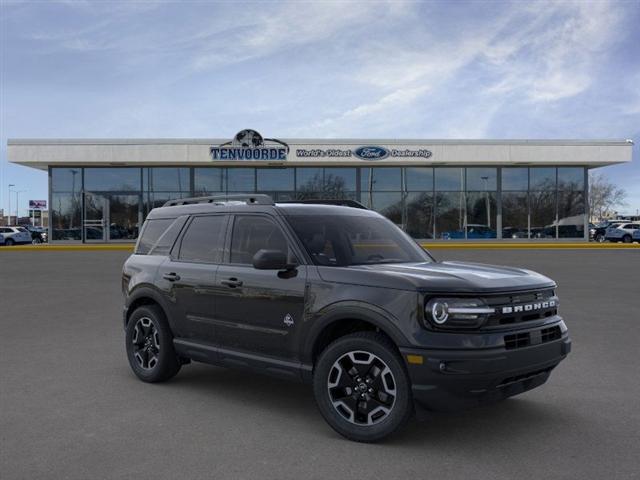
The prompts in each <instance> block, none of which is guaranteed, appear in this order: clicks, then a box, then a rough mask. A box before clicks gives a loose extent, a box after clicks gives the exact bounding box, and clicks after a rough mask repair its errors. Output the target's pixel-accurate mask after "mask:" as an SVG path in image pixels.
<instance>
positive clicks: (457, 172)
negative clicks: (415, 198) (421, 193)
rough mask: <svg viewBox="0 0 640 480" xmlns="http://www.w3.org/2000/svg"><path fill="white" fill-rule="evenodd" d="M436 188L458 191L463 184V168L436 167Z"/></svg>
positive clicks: (438, 189)
mask: <svg viewBox="0 0 640 480" xmlns="http://www.w3.org/2000/svg"><path fill="white" fill-rule="evenodd" d="M435 175H436V190H437V191H440V192H442V191H452V192H459V191H461V190H462V186H463V184H464V168H436V169H435Z"/></svg>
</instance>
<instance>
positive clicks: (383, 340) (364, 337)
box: [313, 332, 413, 443]
mask: <svg viewBox="0 0 640 480" xmlns="http://www.w3.org/2000/svg"><path fill="white" fill-rule="evenodd" d="M354 361H355V363H354ZM353 368H355V370H353ZM392 387H393V388H392ZM313 391H314V395H315V399H316V403H317V405H318V408H319V409H320V413H321V414H322V416H323V417H324V419H325V420H326V421H327V423H328V424H329V425H330V426H331V427H332V428H333V429H334V430H335V431H336V432H338V433H339V434H340V435H342V436H344V437H346V438H348V439H349V440H354V441H356V442H367V443H368V442H375V441H378V440H381V439H383V438H385V437H387V436H389V435H391V434H392V433H394V432H395V431H397V430H398V429H400V428H401V427H402V426H404V425H405V424H406V423H407V421H408V420H409V418H411V415H412V414H413V398H412V395H411V382H410V380H409V375H408V374H407V370H406V368H405V366H404V363H403V361H402V358H401V357H400V355H399V354H398V352H397V350H396V348H395V346H394V345H393V343H392V342H391V341H390V340H389V339H388V338H387V337H386V336H384V335H382V334H380V333H374V332H358V333H353V334H350V335H346V336H344V337H341V338H339V339H337V340H335V341H334V342H333V343H331V344H330V345H329V346H328V347H327V348H326V349H325V350H324V351H323V352H322V353H321V354H320V356H319V357H318V360H317V361H316V364H315V368H314V374H313ZM362 407H364V408H362Z"/></svg>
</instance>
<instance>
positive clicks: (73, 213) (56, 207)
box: [50, 193, 82, 240]
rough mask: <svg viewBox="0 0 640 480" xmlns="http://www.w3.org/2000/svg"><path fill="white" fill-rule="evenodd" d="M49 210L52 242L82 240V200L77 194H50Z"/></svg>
mask: <svg viewBox="0 0 640 480" xmlns="http://www.w3.org/2000/svg"><path fill="white" fill-rule="evenodd" d="M50 210H51V229H52V239H53V240H81V239H82V229H81V227H82V213H81V212H82V200H81V196H80V194H79V193H76V194H72V193H52V194H51V205H50Z"/></svg>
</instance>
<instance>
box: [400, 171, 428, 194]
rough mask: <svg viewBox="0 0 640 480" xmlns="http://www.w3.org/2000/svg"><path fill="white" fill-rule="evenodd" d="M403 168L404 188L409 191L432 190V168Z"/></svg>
mask: <svg viewBox="0 0 640 480" xmlns="http://www.w3.org/2000/svg"><path fill="white" fill-rule="evenodd" d="M404 170H405V174H404V176H405V184H406V188H405V190H407V191H409V192H431V191H432V190H433V168H431V167H407V168H405V169H404Z"/></svg>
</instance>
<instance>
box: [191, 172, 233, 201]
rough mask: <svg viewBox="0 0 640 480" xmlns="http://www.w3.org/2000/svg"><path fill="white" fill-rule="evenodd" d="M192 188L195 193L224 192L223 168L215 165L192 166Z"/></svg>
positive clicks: (210, 193)
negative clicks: (205, 166) (204, 166)
mask: <svg viewBox="0 0 640 480" xmlns="http://www.w3.org/2000/svg"><path fill="white" fill-rule="evenodd" d="M193 183H194V185H193V189H194V192H195V194H196V195H214V194H216V193H224V192H225V190H226V189H225V185H224V169H222V168H217V167H210V168H194V171H193Z"/></svg>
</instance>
